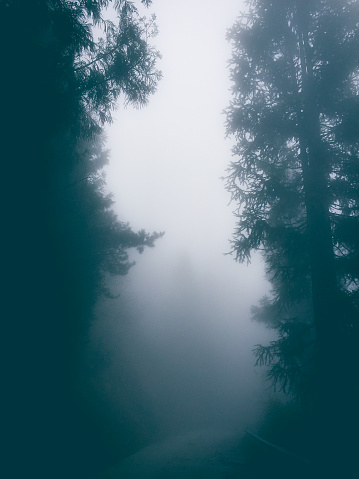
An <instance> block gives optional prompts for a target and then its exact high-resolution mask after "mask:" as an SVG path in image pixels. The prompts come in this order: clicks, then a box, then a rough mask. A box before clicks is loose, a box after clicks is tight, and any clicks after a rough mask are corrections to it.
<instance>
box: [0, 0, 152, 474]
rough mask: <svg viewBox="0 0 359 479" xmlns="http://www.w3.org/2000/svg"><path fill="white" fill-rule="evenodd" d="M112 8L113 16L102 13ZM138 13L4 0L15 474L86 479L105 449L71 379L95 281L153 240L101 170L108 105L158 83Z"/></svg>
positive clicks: (121, 6)
mask: <svg viewBox="0 0 359 479" xmlns="http://www.w3.org/2000/svg"><path fill="white" fill-rule="evenodd" d="M140 3H142V4H144V5H146V6H148V5H149V4H150V3H151V2H150V1H148V0H147V1H146V0H142V1H141V2H137V5H138V7H139V6H140ZM110 6H112V7H113V8H114V10H115V11H116V20H113V21H108V20H106V19H105V16H106V15H107V14H106V8H107V7H110ZM138 7H136V4H135V3H132V2H127V1H114V2H112V1H110V0H93V1H87V0H79V1H67V0H47V1H44V0H41V1H40V0H34V1H28V0H6V1H5V0H1V1H0V36H1V59H2V65H3V67H4V71H3V74H2V81H1V90H0V95H1V108H2V118H3V119H4V120H5V121H4V122H3V123H4V125H3V127H2V132H1V133H2V141H1V148H2V157H3V159H4V161H3V167H4V168H3V171H2V174H3V187H2V193H3V195H4V197H3V202H2V203H3V204H6V205H8V206H7V207H6V208H4V215H3V217H2V219H3V227H4V230H5V231H6V232H7V234H6V236H5V237H4V239H5V244H4V250H3V251H6V257H5V275H6V278H7V284H6V295H5V304H4V305H3V308H4V315H3V316H4V318H5V329H6V331H5V332H4V337H6V345H5V346H6V348H5V350H6V352H7V364H8V365H9V367H8V368H7V372H6V373H7V376H8V377H7V380H8V381H7V383H6V384H7V385H8V387H6V389H7V391H8V393H9V409H8V420H9V421H8V423H9V428H8V431H7V436H8V441H7V442H8V445H9V448H10V450H11V452H12V454H13V455H15V456H12V455H11V454H9V455H8V458H9V460H10V461H12V466H11V467H12V468H14V472H13V473H14V477H15V476H16V477H20V476H21V475H23V474H26V475H27V476H31V477H38V478H41V477H46V478H48V477H52V478H55V477H61V478H63V477H65V476H66V477H76V478H79V477H82V474H84V476H85V477H86V478H88V477H89V474H90V472H92V471H93V470H95V469H93V466H94V464H95V465H96V462H97V463H99V462H101V460H102V459H103V457H102V456H103V455H105V454H106V451H105V450H104V449H103V450H100V447H101V446H100V444H99V442H98V440H97V436H98V434H97V432H96V431H94V428H93V425H92V426H91V425H89V424H88V422H87V419H84V417H82V416H81V414H82V413H81V404H80V403H79V405H78V406H77V405H76V401H79V399H78V398H76V393H75V390H76V384H74V380H73V378H74V375H75V372H74V368H75V364H76V361H75V359H76V355H77V352H78V349H79V345H80V344H81V341H82V340H83V338H84V333H85V331H86V330H87V328H88V326H89V323H90V319H91V312H92V307H93V305H94V303H95V301H96V299H97V297H98V295H99V293H100V292H101V291H103V290H104V277H105V275H106V274H125V273H126V272H127V271H128V268H129V267H130V266H131V263H130V262H129V261H128V256H127V252H128V249H129V248H137V249H139V250H140V251H142V249H143V248H144V247H146V246H152V245H153V242H154V240H155V239H156V238H157V237H158V235H157V234H147V233H145V232H144V231H140V232H134V231H133V230H132V229H131V228H130V227H129V225H127V224H124V223H122V222H121V221H120V220H118V218H116V216H115V214H114V213H113V212H112V210H111V199H110V197H109V196H108V195H106V194H105V192H104V189H103V187H104V180H103V179H102V177H101V168H102V166H103V164H104V162H105V160H106V153H105V151H104V150H103V139H102V136H101V135H102V131H103V127H104V125H105V124H106V123H108V122H110V121H111V120H112V112H113V110H114V108H115V104H116V100H117V99H118V98H119V97H120V96H122V97H123V98H124V101H125V102H127V103H132V104H134V105H136V106H142V105H144V104H145V103H146V102H147V101H148V98H149V96H150V95H151V94H152V93H154V92H155V90H156V85H157V82H158V80H159V79H160V77H161V74H160V72H159V71H158V70H157V67H156V61H157V59H158V57H159V53H158V52H157V51H156V50H155V49H154V48H153V47H152V46H151V43H150V38H151V37H152V36H153V35H155V34H156V25H155V23H154V18H153V17H151V18H149V19H146V18H144V17H141V16H140V14H139V11H138ZM10 198H12V200H11V201H9V200H10ZM74 398H75V399H74ZM94 451H97V454H94ZM15 457H16V459H15ZM97 465H98V464H97ZM16 468H19V471H17V470H16ZM85 469H87V472H84V471H85ZM15 470H16V471H15ZM25 471H26V472H25ZM65 471H66V472H65ZM17 472H18V474H17Z"/></svg>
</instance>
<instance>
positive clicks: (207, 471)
mask: <svg viewBox="0 0 359 479" xmlns="http://www.w3.org/2000/svg"><path fill="white" fill-rule="evenodd" d="M242 437H243V433H241V434H238V431H237V432H233V431H226V430H224V431H223V430H212V429H203V430H195V431H188V432H186V433H184V434H181V435H178V436H171V437H169V438H167V439H164V440H162V441H160V442H158V443H155V444H152V445H150V446H148V447H146V448H144V449H142V450H140V451H138V452H136V453H135V454H133V455H131V456H130V457H128V458H126V459H125V460H124V461H122V462H121V463H120V464H119V465H118V466H116V467H115V468H113V469H111V470H110V471H107V472H106V473H105V474H104V475H102V476H101V478H100V479H183V478H186V479H200V478H203V479H217V478H218V479H219V478H221V479H223V478H224V479H235V478H238V477H240V471H241V469H242V468H243V462H244V460H243V458H241V457H240V441H241V438H242Z"/></svg>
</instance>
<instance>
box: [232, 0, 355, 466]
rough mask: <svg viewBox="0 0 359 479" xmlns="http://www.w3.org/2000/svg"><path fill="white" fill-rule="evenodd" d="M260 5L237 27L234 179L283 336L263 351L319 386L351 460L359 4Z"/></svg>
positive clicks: (310, 388) (327, 420)
mask: <svg viewBox="0 0 359 479" xmlns="http://www.w3.org/2000/svg"><path fill="white" fill-rule="evenodd" d="M248 6H249V9H248V12H247V13H245V14H243V15H242V17H240V18H239V20H238V21H237V23H236V24H235V25H234V27H233V28H232V29H231V30H230V32H229V35H228V37H229V39H230V40H231V41H232V44H233V57H232V60H231V78H232V81H233V84H234V86H233V95H234V99H233V101H232V102H231V105H230V107H229V108H228V109H227V128H228V133H229V134H232V135H234V136H235V138H236V140H237V142H236V146H235V147H234V150H233V152H234V155H235V157H236V158H237V159H235V160H234V161H233V162H232V164H231V166H230V169H229V176H228V184H227V187H228V189H229V191H230V192H231V194H232V198H233V200H234V201H236V202H237V203H238V209H237V210H236V216H237V218H238V223H237V228H236V231H235V234H234V238H233V250H234V252H235V253H236V257H237V259H238V260H240V261H243V260H246V259H249V258H250V254H251V251H252V250H262V252H263V255H264V259H265V263H266V267H267V274H268V277H269V280H270V281H271V283H272V286H273V295H272V298H271V299H266V300H264V302H262V306H261V307H260V308H257V309H255V310H254V315H255V317H257V318H259V319H263V317H264V318H265V320H266V321H267V322H269V324H270V325H271V327H274V328H276V329H277V330H278V332H279V339H278V341H276V342H274V343H272V344H271V345H270V346H269V347H258V348H257V350H256V354H257V359H258V361H259V362H260V363H261V362H267V363H269V365H270V370H269V373H270V375H271V377H272V379H273V380H274V382H275V383H276V382H278V381H279V382H281V384H282V387H284V388H286V387H287V386H289V387H290V388H292V390H293V389H294V391H295V392H296V393H297V394H298V393H299V394H300V395H303V394H304V391H305V395H306V396H307V397H308V395H309V396H312V398H313V396H314V397H315V399H314V401H315V403H316V408H317V409H316V410H317V413H318V417H319V416H320V421H319V424H320V427H321V428H322V432H323V437H326V443H325V445H324V446H323V455H325V454H327V455H328V456H329V457H332V455H333V449H334V448H336V447H338V441H337V437H338V435H339V436H341V437H342V436H343V435H344V436H347V439H348V440H347V439H346V440H345V441H344V442H345V447H344V446H343V447H342V449H341V453H342V455H341V454H339V456H340V457H341V459H340V460H343V458H344V457H346V455H345V453H344V450H346V451H348V456H350V455H352V457H351V460H353V455H354V454H353V450H354V446H353V447H352V441H353V436H352V433H353V431H354V427H353V428H350V427H347V425H344V423H346V424H347V423H348V421H350V422H352V423H353V421H354V423H355V420H354V416H355V414H356V407H355V402H356V401H357V399H358V396H357V394H358V382H357V375H356V373H355V371H356V370H357V366H358V364H359V362H358V354H357V346H358V338H359V335H358V327H359V321H358V299H357V298H358V286H359V270H358V267H357V265H358V261H357V257H358V246H359V245H358V240H357V238H358V234H357V233H358V225H359V215H358V205H359V204H358V199H359V198H358V171H359V168H358V167H359V160H358V146H359V143H358V140H359V130H358V118H359V109H358V93H359V90H358V80H359V73H358V72H359V71H358V65H359V50H358V45H359V33H358V28H357V25H358V22H359V8H358V4H357V2H354V1H349V2H348V1H341V0H339V1H331V0H325V1H324V0H321V1H319V0H314V1H311V2H309V1H304V0H303V1H297V0H290V1H288V2H285V3H284V2H281V1H279V0H272V1H264V0H253V1H250V2H248ZM313 341H315V343H313ZM313 344H314V346H313ZM308 364H309V366H308ZM344 411H346V413H344ZM333 418H334V419H333ZM349 436H350V439H349ZM329 451H330V452H329ZM349 451H350V452H349ZM339 462H340V461H339ZM339 462H338V463H337V466H338V464H339ZM338 467H339V466H338Z"/></svg>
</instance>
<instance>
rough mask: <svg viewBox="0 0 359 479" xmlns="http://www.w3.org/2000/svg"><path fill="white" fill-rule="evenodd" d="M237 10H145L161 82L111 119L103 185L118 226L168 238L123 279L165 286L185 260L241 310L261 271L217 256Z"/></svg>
mask: <svg viewBox="0 0 359 479" xmlns="http://www.w3.org/2000/svg"><path fill="white" fill-rule="evenodd" d="M241 8H243V5H242V2H240V1H238V0H220V1H219V0H217V1H215V0H212V1H208V0H207V1H206V0H166V1H163V0H162V1H160V0H155V1H154V2H153V7H152V11H153V12H155V13H156V15H157V23H158V26H159V35H158V37H156V38H155V39H154V43H155V44H156V46H157V48H158V49H159V50H160V52H161V53H162V56H163V59H162V60H161V62H160V69H161V70H162V72H163V80H162V81H161V82H160V84H159V86H158V91H157V93H156V94H155V95H154V96H153V97H151V99H150V103H149V105H148V106H147V107H146V108H144V109H141V110H136V109H133V108H131V107H128V108H126V109H123V108H122V107H121V108H119V109H118V110H117V111H116V112H115V117H116V121H115V122H114V124H113V125H112V126H111V128H110V129H109V130H108V146H109V148H110V149H111V163H110V166H109V168H108V173H107V182H108V187H109V190H110V191H112V192H113V193H114V195H115V200H116V206H115V209H116V212H117V213H118V215H119V218H120V219H121V220H123V221H129V222H130V224H131V225H132V226H133V228H134V229H139V228H145V229H146V230H147V231H153V230H157V231H165V232H166V234H165V237H164V238H163V239H161V240H160V241H158V243H157V245H156V248H155V249H154V250H153V251H152V250H151V251H147V252H146V253H145V254H144V255H143V256H142V257H141V258H140V261H139V262H138V265H137V266H136V268H134V270H136V271H133V273H131V275H132V277H136V278H140V277H141V279H138V281H140V283H138V284H139V287H145V288H147V287H148V288H150V289H151V287H152V288H158V287H161V284H162V287H163V282H164V281H165V279H164V278H165V276H166V274H171V273H169V272H170V271H171V270H172V269H173V267H176V265H178V263H181V262H186V263H187V264H188V265H190V266H188V267H190V268H192V273H193V274H195V275H196V277H197V280H198V281H205V282H207V281H208V282H211V284H212V286H211V288H213V289H214V290H217V291H219V292H222V294H225V295H226V296H227V295H228V297H233V296H236V298H237V300H238V301H239V302H240V304H241V310H242V311H243V310H244V309H246V310H247V311H248V308H249V306H250V305H251V304H252V303H253V302H256V300H257V299H258V298H259V297H260V296H261V295H262V293H263V291H264V288H265V287H264V284H263V272H262V268H261V267H260V266H259V265H258V262H257V261H255V262H254V264H252V265H251V266H250V267H249V268H247V266H246V265H240V264H236V263H235V261H234V260H233V257H230V256H225V255H224V253H226V252H228V251H229V250H230V245H229V239H230V238H231V236H232V232H233V230H234V225H235V219H234V217H233V214H232V210H233V209H234V207H235V205H234V204H232V205H229V200H230V197H229V194H228V192H227V191H226V190H225V185H224V181H223V180H221V177H222V176H224V175H225V174H226V168H227V167H228V164H229V162H230V161H231V145H232V141H231V140H228V139H227V140H226V139H225V127H224V122H225V115H224V114H223V110H224V108H226V107H227V105H228V103H229V101H230V97H231V95H230V91H229V90H230V81H229V71H228V66H227V63H228V60H229V58H230V56H231V47H230V45H229V43H228V42H227V41H226V39H225V36H226V30H227V29H228V28H230V27H231V26H232V25H233V23H234V22H235V19H236V17H237V16H238V14H239V12H240V10H241ZM146 273H147V274H146ZM136 281H137V279H136ZM141 281H142V283H141ZM237 300H236V301H235V303H237ZM233 307H236V306H233ZM247 316H248V315H247ZM246 319H248V317H247V318H246Z"/></svg>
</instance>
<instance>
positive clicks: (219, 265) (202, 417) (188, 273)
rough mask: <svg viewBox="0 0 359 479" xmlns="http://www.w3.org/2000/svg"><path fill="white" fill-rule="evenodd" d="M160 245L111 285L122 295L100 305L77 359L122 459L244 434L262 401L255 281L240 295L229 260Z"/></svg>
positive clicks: (246, 281) (245, 282)
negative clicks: (178, 441)
mask: <svg viewBox="0 0 359 479" xmlns="http://www.w3.org/2000/svg"><path fill="white" fill-rule="evenodd" d="M161 241H164V245H163V246H164V247H163V248H162V249H161V246H162V245H161V244H160V243H159V244H158V247H157V248H156V249H155V250H153V251H147V252H146V253H145V255H143V256H140V257H139V258H138V260H139V261H138V264H137V265H136V266H135V268H133V269H132V270H131V272H130V273H129V275H128V276H127V277H125V278H122V279H120V280H116V281H114V282H113V283H112V291H113V292H118V291H119V292H120V296H119V297H118V298H116V299H105V300H103V301H102V302H100V303H99V304H98V306H97V310H96V320H95V321H94V323H93V327H92V330H91V333H90V337H89V343H88V346H87V350H86V352H85V353H84V358H83V366H82V370H81V377H82V378H83V383H84V391H85V394H86V397H87V399H86V400H85V401H89V402H90V404H91V407H93V408H94V414H100V415H101V417H102V420H104V421H105V422H106V421H108V422H109V423H111V425H112V426H111V427H112V428H113V431H114V435H115V436H116V438H117V440H119V444H121V452H120V451H119V454H120V455H126V454H129V453H132V452H134V451H136V450H138V449H140V448H141V447H142V446H144V445H146V444H149V443H151V442H153V441H155V440H158V439H160V438H161V437H165V436H169V435H172V434H179V433H182V432H186V431H189V430H194V429H199V428H201V429H203V428H218V429H228V430H231V429H241V430H243V428H244V427H246V426H248V425H250V424H251V423H253V422H255V421H256V420H257V419H258V418H259V417H260V416H261V412H262V409H263V405H264V402H265V398H266V397H267V395H268V391H267V390H266V387H267V386H266V385H265V384H264V380H263V377H264V370H262V369H259V368H254V366H253V365H254V358H253V355H252V349H253V346H254V345H255V344H256V343H257V342H259V341H266V340H267V339H268V334H269V333H268V331H267V330H265V329H264V328H263V327H262V326H258V325H257V324H253V323H251V322H250V319H249V307H250V303H249V301H251V299H252V295H254V294H255V293H254V291H252V292H251V291H250V288H251V287H252V288H255V286H254V283H252V285H251V284H250V283H251V281H253V279H251V277H250V275H249V274H248V277H247V278H245V277H242V280H241V281H242V286H243V292H242V293H241V291H240V282H241V281H240V280H239V278H240V277H241V276H237V284H236V281H233V283H231V281H229V279H231V278H228V276H227V277H226V278H224V277H223V268H224V269H226V268H228V264H230V265H231V264H232V263H231V262H230V263H227V261H226V260H228V259H229V258H225V257H223V255H219V256H218V258H217V260H216V262H213V263H212V264H209V265H207V268H205V267H204V266H203V264H202V265H200V260H199V259H198V258H197V259H195V258H192V257H191V255H190V253H188V252H186V251H182V252H179V253H178V254H177V256H176V255H174V254H173V251H171V250H170V249H169V248H168V247H167V244H166V242H165V240H161ZM234 266H236V265H234ZM236 267H238V266H236ZM229 269H230V268H229ZM245 269H246V268H245ZM210 271H212V274H209V273H210ZM232 280H233V278H232ZM257 287H259V286H258V283H257ZM261 288H262V289H263V288H264V285H263V284H262V285H261ZM234 290H236V291H237V294H234ZM257 294H259V292H258V291H257Z"/></svg>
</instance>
